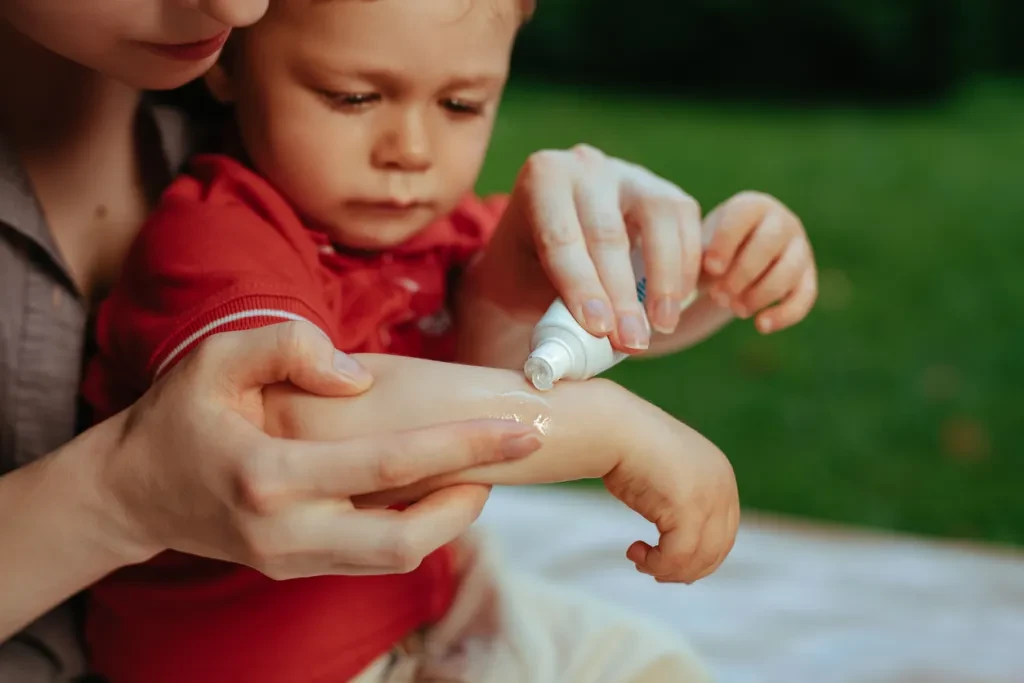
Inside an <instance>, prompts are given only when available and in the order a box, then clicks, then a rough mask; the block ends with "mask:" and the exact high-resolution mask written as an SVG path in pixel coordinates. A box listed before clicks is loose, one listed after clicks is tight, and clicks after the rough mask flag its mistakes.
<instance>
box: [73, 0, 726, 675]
mask: <svg viewBox="0 0 1024 683" xmlns="http://www.w3.org/2000/svg"><path fill="white" fill-rule="evenodd" d="M522 18H523V14H522V7H521V6H520V3H518V2H514V0H481V1H478V2H469V3H467V2H456V1H454V0H452V1H450V2H449V1H440V0H438V1H436V2H431V3H419V2H411V1H404V0H376V1H374V2H354V1H353V0H283V1H282V2H279V3H277V5H275V6H274V7H273V8H272V9H271V11H270V13H269V15H268V16H267V18H266V19H265V20H264V21H262V22H261V23H259V24H258V25H256V26H255V27H254V28H252V29H249V30H247V31H245V32H244V33H243V34H241V35H239V36H237V40H236V42H235V43H234V44H233V45H231V46H230V48H229V51H228V53H227V54H226V55H225V57H224V59H223V60H222V65H221V68H219V69H218V70H215V71H214V72H213V73H212V74H211V75H210V77H209V79H208V83H209V85H210V88H211V90H212V91H213V92H214V93H215V94H216V95H217V96H218V97H220V98H221V99H223V100H225V101H229V102H232V103H233V104H234V106H235V113H236V120H237V125H238V131H239V137H240V141H241V147H242V150H243V151H242V152H239V153H238V154H237V155H236V156H235V157H230V156H225V155H208V156H203V157H199V158H197V159H195V160H194V163H193V164H192V169H191V172H190V174H189V175H186V176H183V177H182V178H180V179H179V180H178V181H177V182H176V183H175V184H174V185H173V186H172V188H171V189H170V190H169V191H168V192H167V194H166V195H165V197H164V200H163V202H162V204H161V207H160V208H159V209H158V210H157V211H156V213H155V214H154V215H153V216H152V218H151V220H150V221H149V223H148V224H147V225H146V227H144V228H143V231H142V233H141V234H140V236H139V239H138V240H137V242H136V244H135V245H134V247H133V249H132V253H131V255H130V256H129V258H128V261H127V264H126V267H125V270H124V272H123V274H122V280H121V282H120V283H119V285H118V287H117V288H116V289H115V291H114V292H113V293H112V295H111V297H110V299H109V300H108V301H107V303H106V304H105V305H104V307H103V309H102V310H101V312H100V316H99V320H98V340H99V345H100V353H99V355H98V357H97V359H96V360H95V362H94V363H93V364H92V365H91V367H90V370H89V373H88V377H87V380H86V387H85V392H86V395H87V398H88V399H89V401H90V403H91V404H92V405H93V407H94V408H95V409H96V411H97V412H98V414H99V416H100V417H103V416H105V415H108V414H111V413H113V412H116V411H118V410H120V409H121V408H122V407H123V406H125V405H127V404H128V403H129V402H131V401H132V400H133V399H134V398H136V397H137V396H138V395H139V394H141V393H142V392H143V391H144V390H145V389H146V388H147V387H148V386H149V385H150V384H151V383H152V382H153V381H156V380H158V379H159V378H160V377H161V376H162V375H163V374H164V373H166V372H167V371H168V370H169V369H170V368H171V367H173V366H174V365H175V363H177V362H178V361H180V360H181V358H182V357H184V356H185V355H187V354H188V353H189V352H190V351H191V350H192V348H193V347H194V346H195V345H196V344H198V343H199V342H200V341H201V340H202V339H204V338H206V337H208V336H209V335H211V334H216V333H219V332H223V331H227V330H233V329H243V328H249V327H254V326H261V325H266V324H271V323H276V322H280V321H282V320H301V321H306V322H309V323H312V324H314V325H316V326H317V327H318V328H320V329H321V330H322V331H323V332H324V334H325V335H327V336H328V337H330V338H331V340H332V341H333V342H334V344H335V346H337V347H338V348H340V349H342V350H345V351H348V352H363V353H381V354H389V355H387V356H365V357H363V358H362V359H361V360H362V361H363V362H364V363H366V364H367V365H368V366H369V368H370V369H371V370H372V371H373V374H374V376H375V378H376V382H375V386H374V388H373V389H371V390H370V391H369V392H368V393H367V394H366V395H365V396H363V397H360V398H356V399H350V400H349V399H346V400H344V401H341V402H335V401H329V400H325V401H317V400H315V399H312V398H310V397H307V396H302V395H296V394H294V393H293V392H290V391H289V390H288V389H287V388H284V387H282V388H280V389H279V390H275V391H268V392H266V399H265V413H254V418H253V419H254V420H259V421H260V426H262V427H264V428H265V429H267V430H268V431H269V432H271V433H273V434H277V435H283V436H289V437H293V438H304V439H319V438H329V436H330V434H331V433H333V432H338V431H340V432H342V433H344V434H345V435H350V436H358V435H360V434H373V433H375V432H377V431H380V430H381V429H382V427H383V426H384V425H385V424H386V425H388V426H390V427H393V426H394V425H395V424H396V423H397V424H402V425H407V426H409V427H413V426H416V425H418V424H428V423H431V422H437V421H439V420H443V419H459V418H461V417H468V416H482V415H493V416H495V417H512V418H514V419H518V420H522V421H528V422H530V423H532V424H535V425H536V426H537V428H538V431H539V432H541V433H542V434H543V439H544V447H543V448H542V449H541V450H540V451H539V452H538V453H537V454H535V456H531V457H530V458H528V459H527V460H525V461H522V462H519V463H514V464H511V463H510V464H505V465H500V466H494V467H488V468H482V469H480V470H478V471H469V472H464V473H462V474H460V475H458V476H456V477H450V478H446V479H445V480H443V481H434V482H423V483H421V484H420V485H419V486H417V487H414V489H413V490H406V491H404V492H400V493H396V495H395V497H394V498H393V499H392V500H383V499H377V500H375V501H365V502H367V503H370V502H373V503H376V504H381V503H390V502H393V501H394V500H398V501H408V500H414V499H415V498H416V496H417V495H418V494H419V493H422V492H423V491H425V490H430V489H435V488H439V487H443V486H450V485H455V484H458V483H460V482H475V483H511V484H519V483H533V482H542V481H564V480H568V479H578V478H585V477H603V478H605V482H606V485H607V486H608V487H609V489H610V490H611V491H612V492H613V493H614V494H615V495H617V496H618V497H619V498H621V499H622V500H623V501H624V502H626V503H627V505H629V506H630V507H631V508H633V509H634V510H637V511H638V512H640V513H641V514H643V515H644V516H645V517H647V518H648V519H651V520H652V521H654V522H655V523H656V524H657V525H658V528H659V531H660V532H661V543H660V544H659V546H658V547H657V548H653V549H652V548H650V547H648V546H645V545H644V544H636V545H634V546H633V547H632V548H631V549H630V558H631V559H633V561H634V562H636V563H637V565H638V569H640V570H641V571H644V572H646V573H650V574H652V575H655V576H657V577H658V578H659V579H661V580H681V579H686V580H694V579H696V578H699V577H700V575H701V574H702V573H707V572H708V571H711V570H713V569H714V567H716V566H717V565H718V564H719V563H720V562H721V560H722V559H723V558H724V556H725V554H726V553H727V552H728V550H729V548H730V547H731V544H732V539H733V537H734V534H735V530H736V524H737V521H738V505H737V498H736V491H735V482H734V479H733V477H732V472H731V469H730V468H729V466H728V463H727V461H725V459H724V457H723V456H722V455H721V453H720V452H719V451H718V450H717V449H715V448H714V447H713V446H711V445H710V444H709V443H707V442H706V441H705V440H703V439H702V438H701V437H700V436H699V435H697V434H695V433H694V432H692V430H688V429H687V428H686V427H685V426H684V425H681V424H680V423H678V422H676V421H675V420H672V419H671V418H670V417H669V416H667V415H665V414H664V413H662V412H660V411H658V410H656V409H654V408H653V407H651V406H649V405H647V404H645V403H643V402H642V401H639V400H638V399H636V398H635V397H633V396H631V395H629V394H628V393H627V392H624V391H622V390H621V389H618V388H617V387H615V386H614V385H610V384H608V383H605V382H602V381H593V382H589V383H587V384H586V385H572V384H571V383H566V384H565V385H562V386H559V387H557V388H556V390H555V391H553V392H551V394H550V395H545V396H538V395H536V394H535V393H531V392H529V391H527V390H526V387H525V383H524V381H523V380H522V377H521V374H516V373H509V372H504V371H499V370H487V369H483V368H473V367H468V366H457V365H446V364H438V363H430V362H428V361H425V360H414V359H410V358H399V357H397V356H406V357H412V358H420V359H434V360H455V359H462V358H464V357H465V356H462V355H461V354H463V353H466V354H467V355H472V354H473V353H474V351H475V350H474V349H473V348H472V346H473V345H472V344H470V345H469V348H467V349H465V350H463V349H462V348H460V347H461V346H462V345H463V339H462V338H461V337H462V336H463V328H466V329H467V330H468V329H469V328H472V327H473V324H474V320H473V319H471V318H465V317H463V316H462V315H460V311H456V313H455V314H454V319H453V314H452V313H450V312H449V310H448V303H449V302H450V300H451V299H452V294H453V293H454V292H455V291H456V290H459V289H460V288H459V287H458V284H459V283H458V275H459V273H460V272H461V271H462V270H464V269H467V268H468V269H469V270H470V271H471V272H472V274H473V277H474V280H475V281H477V280H479V281H482V282H484V283H485V284H486V278H487V274H486V273H485V272H483V271H481V268H480V267H478V266H472V267H471V264H472V261H473V257H474V256H475V255H476V254H478V253H479V252H480V251H481V250H482V249H483V247H484V245H485V244H486V243H487V241H488V239H489V237H490V233H491V232H492V231H493V230H494V229H495V226H496V225H497V224H498V221H499V218H501V217H502V216H503V212H502V209H503V203H502V202H501V201H500V200H487V201H485V200H481V199H478V198H475V197H474V196H472V194H471V190H472V187H473V185H474V184H475V182H476V177H477V174H478V172H479V168H480V165H481V163H482V161H483V157H484V153H485V150H486V146H487V142H488V139H489V136H490V131H491V125H492V123H493V119H494V114H495V109H496V106H497V102H498V99H499V97H500V94H501V89H502V87H503V84H504V81H505V77H506V74H507V69H508V59H509V55H510V51H511V46H512V42H513V38H514V35H515V33H516V30H517V28H518V24H519V22H520V21H521V20H522ZM428 22H429V27H430V30H423V29H424V26H427V25H428ZM499 230H500V231H502V232H501V234H508V235H512V234H518V233H517V231H518V230H520V229H519V228H516V227H515V226H511V227H508V228H507V230H506V227H505V223H504V222H503V223H502V227H501V228H499ZM507 256H508V257H509V261H510V262H511V261H512V260H513V256H514V255H513V254H507ZM493 258H501V255H500V254H497V253H496V252H495V250H494V249H489V250H488V251H487V253H486V255H485V257H484V260H482V261H480V264H481V265H482V264H483V263H485V262H486V261H487V260H488V259H493ZM495 270H497V269H495ZM523 275H524V276H525V275H526V273H523ZM524 286H525V287H527V288H528V289H530V290H531V291H534V292H535V291H536V288H535V287H534V286H533V285H532V284H531V283H530V282H528V281H525V280H524ZM490 289H491V288H490V287H486V286H481V287H480V291H481V292H485V291H489V290H490ZM460 310H461V309H460ZM453 321H454V322H456V323H457V325H454V326H453ZM478 350H479V349H476V351H478ZM496 364H501V365H504V364H505V363H496ZM382 413H386V414H382ZM259 462H260V461H259V458H258V457H256V456H255V455H254V459H253V463H254V464H253V467H254V468H257V470H256V471H258V467H259ZM381 477H382V478H384V479H385V480H386V481H391V480H393V481H394V482H395V483H401V476H400V473H389V472H382V473H381ZM238 496H239V497H240V498H241V499H243V500H245V501H246V503H247V504H248V505H249V506H250V508H251V509H252V511H253V514H254V515H259V514H260V512H261V511H265V510H267V509H268V508H272V507H273V506H274V505H275V504H276V500H275V492H274V491H273V490H272V489H270V490H263V489H259V488H256V489H252V488H248V489H245V490H240V491H238ZM182 504H187V501H183V502H182ZM335 512H337V511H336V510H333V509H330V510H328V509H316V510H310V511H309V514H311V515H323V517H322V518H323V519H324V520H333V519H334V517H332V516H330V515H332V514H333V513H335ZM381 514H386V511H384V510H382V511H381ZM323 533H331V527H330V524H328V523H325V524H324V525H323ZM415 542H416V541H415V539H414V538H413V539H409V543H415ZM458 550H459V549H458V548H447V549H442V550H441V551H439V552H437V553H435V554H433V555H431V556H429V557H428V558H427V560H426V561H424V562H423V563H422V564H421V565H420V566H419V567H409V570H410V571H409V572H408V573H407V574H403V575H393V576H374V577H360V578H351V577H315V578H308V579H295V580H289V581H280V582H275V581H273V580H272V579H271V578H268V577H267V576H264V575H263V574H261V573H260V572H256V571H254V570H250V569H248V568H245V567H240V566H237V565H229V564H226V563H218V562H214V561H210V560H200V559H198V558H194V557H191V556H186V555H181V554H174V553H167V554H165V555H162V556H159V557H157V558H154V559H153V560H152V561H151V562H149V563H147V564H145V565H141V566H138V567H134V568H130V569H128V570H124V571H122V572H118V573H116V574H114V575H112V576H111V577H109V578H108V579H107V580H106V581H105V582H102V583H101V584H100V585H98V586H97V587H96V589H95V590H94V592H93V603H92V607H91V613H90V617H89V626H88V632H89V644H90V647H91V650H92V656H93V661H94V662H95V665H96V667H97V669H98V670H99V671H100V672H101V673H104V674H105V675H107V676H108V677H109V678H110V680H111V681H112V683H132V682H134V681H139V682H142V681H146V682H147V683H154V682H157V683H158V682H159V681H182V680H188V681H204V680H210V681H245V682H246V683H259V682H260V681H266V682H267V683H277V682H288V683H292V682H296V683H304V682H307V681H308V682H310V683H313V682H315V681H342V680H350V679H353V678H356V677H359V680H398V678H399V677H401V676H403V675H406V673H403V671H404V669H403V667H411V668H417V667H420V668H421V670H420V671H419V672H418V673H416V674H415V675H416V676H419V677H420V678H417V679H415V680H430V678H429V676H449V677H451V678H453V679H454V680H465V681H510V682H511V681H561V680H573V681H576V680H578V681H641V680H643V681H688V680H703V679H704V676H705V674H704V673H703V672H702V671H701V668H700V666H699V665H698V664H697V663H696V662H695V660H694V659H693V657H692V655H691V654H690V653H689V651H688V650H687V648H686V646H685V645H684V644H683V643H680V642H678V641H677V640H675V639H674V638H672V637H671V636H670V635H668V634H666V633H659V632H658V631H657V630H654V629H652V628H650V627H644V626H641V625H639V624H637V623H635V622H633V621H632V620H631V619H629V618H628V617H623V616H622V615H619V614H617V613H615V612H614V611H607V610H604V608H601V607H599V606H590V605H588V604H587V603H586V601H583V600H581V599H579V598H575V597H573V596H571V595H570V594H563V593H559V592H557V591H552V589H550V588H547V587H543V588H542V587H538V586H537V585H536V584H533V583H530V582H529V581H523V580H519V579H508V578H506V577H502V576H501V575H500V574H499V573H498V572H496V571H495V566H494V563H493V561H492V560H490V559H488V557H487V555H486V554H484V553H481V552H480V550H479V549H476V548H473V547H463V548H462V549H461V551H459V552H457V551H458ZM249 551H250V553H251V555H252V556H253V557H254V564H256V562H255V558H258V556H259V553H260V549H259V548H252V549H249ZM383 551H384V552H388V553H391V554H393V555H395V556H399V557H401V556H403V550H402V548H400V547H399V548H388V549H383ZM295 553H296V554H300V553H301V548H296V549H295ZM339 571H343V570H342V569H339ZM267 573H269V574H273V572H272V571H270V572H267ZM531 629H532V630H531ZM538 629H539V630H540V631H541V632H542V635H543V636H545V637H538V636H537V630H538ZM481 642H482V643H484V645H482V646H481V648H482V649H481V650H479V651H476V650H474V649H473V645H472V644H473V643H481ZM417 648H419V649H421V650H422V652H412V651H413V650H416V649H417ZM460 649H461V651H462V653H463V654H464V655H466V654H468V655H472V656H465V657H460V656H459V652H460ZM396 662H397V663H396ZM408 675H409V676H410V677H409V679H408V680H413V678H412V676H413V674H412V673H409V674H408ZM389 676H391V677H392V678H390V679H389V678H388V677H389Z"/></svg>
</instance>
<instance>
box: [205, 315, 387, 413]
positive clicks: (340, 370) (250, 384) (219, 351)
mask: <svg viewBox="0 0 1024 683" xmlns="http://www.w3.org/2000/svg"><path fill="white" fill-rule="evenodd" d="M211 342H214V343H215V344H216V345H215V346H214V347H213V348H212V349H210V350H209V352H208V353H209V354H210V355H211V356H213V358H212V359H211V361H212V362H213V363H215V364H216V365H215V367H218V369H219V374H220V376H221V377H222V378H224V380H226V381H228V382H230V383H231V385H233V388H234V389H235V391H237V392H239V393H242V392H245V391H248V390H251V389H261V388H262V387H264V386H266V385H268V384H278V383H281V382H291V383H292V384H294V385H295V386H297V387H298V388H300V389H302V390H303V391H308V392H310V393H312V394H316V395H318V396H325V397H342V396H354V395H356V394H361V393H362V392H364V391H366V390H367V389H368V388H369V387H370V385H371V384H372V383H373V377H372V376H371V375H370V373H369V371H368V370H366V368H364V367H363V366H362V365H360V364H359V363H358V362H357V361H356V360H355V359H354V358H352V357H351V356H349V355H348V354H345V353H342V352H341V351H338V350H337V349H335V348H334V345H333V344H332V343H331V341H330V339H328V337H327V335H326V334H324V333H323V332H322V331H321V330H320V328H318V327H316V326H315V325H313V324H312V323H308V322H286V323H280V324H277V325H269V326H267V327H261V328H257V329H252V330H244V331H240V332H227V333H224V334H220V335H217V336H216V337H214V338H212V339H210V340H209V341H208V342H207V344H210V343H211Z"/></svg>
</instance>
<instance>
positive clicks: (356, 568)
mask: <svg viewBox="0 0 1024 683" xmlns="http://www.w3.org/2000/svg"><path fill="white" fill-rule="evenodd" d="M489 493H490V487H488V486H481V485H475V484H465V485H458V486H452V487H449V488H446V489H442V490H440V491H437V492H436V493H433V494H431V495H429V496H427V497H425V498H424V499H423V500H421V501H419V502H418V503H415V504H414V505H411V506H409V507H408V508H406V509H405V510H401V511H399V510H390V509H389V510H385V509H377V510H354V509H352V508H351V506H349V505H347V504H345V503H342V502H340V501H316V502H305V503H298V504H297V505H295V506H292V507H291V508H289V509H288V510H287V511H284V512H283V513H281V514H280V515H277V516H275V517H272V518H268V519H263V520H260V521H258V522H257V524H258V527H257V528H256V530H255V533H256V535H257V537H258V539H259V540H258V541H257V542H256V544H255V545H256V547H257V550H256V552H255V556H253V557H251V558H250V559H251V561H252V563H253V565H254V566H256V568H257V569H260V570H261V571H263V572H265V573H267V574H268V575H270V576H272V577H274V578H279V579H291V578H298V577H303V576H320V575H326V574H341V575H350V576H366V575H374V574H396V573H404V572H409V571H412V570H413V569H415V568H416V567H417V566H419V564H420V563H421V562H422V561H423V558H424V557H426V556H427V555H429V554H430V553H432V552H434V551H435V550H437V549H438V548H440V547H441V546H443V545H445V544H447V543H449V542H451V541H453V540H455V539H456V538H458V537H459V536H460V535H462V534H463V533H465V531H466V530H467V529H468V528H469V526H470V525H471V524H472V523H473V522H474V521H475V520H476V519H477V517H479V516H480V512H481V511H482V510H483V507H484V504H485V503H486V502H487V497H488V495H489Z"/></svg>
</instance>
